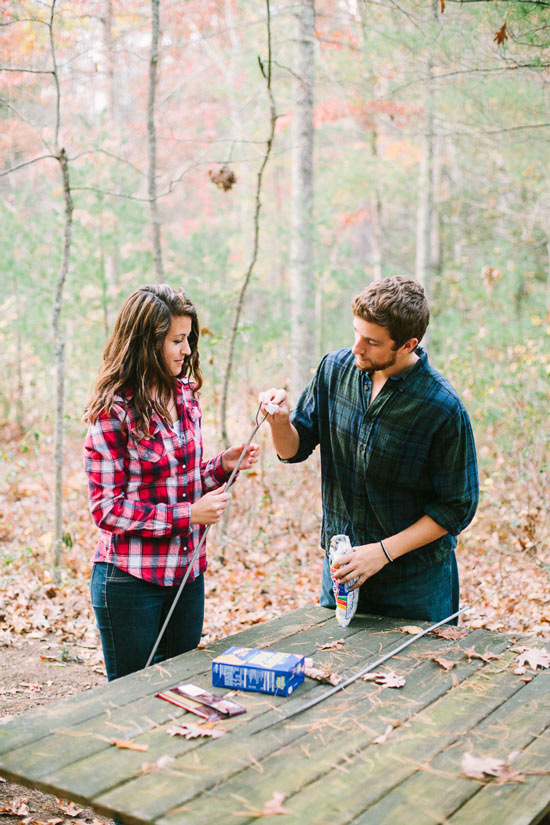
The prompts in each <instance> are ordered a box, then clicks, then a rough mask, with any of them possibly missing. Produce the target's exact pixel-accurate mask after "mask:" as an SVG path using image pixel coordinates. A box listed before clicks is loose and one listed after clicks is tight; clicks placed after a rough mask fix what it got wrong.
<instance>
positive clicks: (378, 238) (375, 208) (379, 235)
mask: <svg viewBox="0 0 550 825" xmlns="http://www.w3.org/2000/svg"><path fill="white" fill-rule="evenodd" d="M376 138H377V134H376V130H375V129H373V130H372V132H371V146H372V154H373V156H374V157H375V158H377V157H378V145H377V142H376ZM371 225H372V277H373V279H374V280H375V281H381V280H382V267H383V260H384V247H383V238H384V235H383V229H382V195H381V193H380V187H379V186H378V184H377V183H375V184H374V191H373V194H372V198H371Z"/></svg>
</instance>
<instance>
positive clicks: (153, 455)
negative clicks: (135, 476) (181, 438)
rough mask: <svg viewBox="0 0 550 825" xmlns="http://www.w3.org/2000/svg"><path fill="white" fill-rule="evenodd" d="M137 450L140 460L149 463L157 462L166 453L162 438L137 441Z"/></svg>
mask: <svg viewBox="0 0 550 825" xmlns="http://www.w3.org/2000/svg"><path fill="white" fill-rule="evenodd" d="M135 450H136V454H137V458H138V460H139V461H142V462H146V463H149V464H157V463H158V462H159V461H161V460H162V459H163V458H164V457H165V455H166V450H165V448H164V444H163V442H162V440H160V439H158V440H157V439H154V438H144V439H141V440H140V441H137V442H136V445H135Z"/></svg>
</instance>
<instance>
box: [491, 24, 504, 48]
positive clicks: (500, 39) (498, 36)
mask: <svg viewBox="0 0 550 825" xmlns="http://www.w3.org/2000/svg"><path fill="white" fill-rule="evenodd" d="M493 40H494V41H495V43H496V44H497V46H502V44H503V43H504V41H505V40H508V35H507V33H506V23H503V24H502V26H501V27H500V29H499V30H498V31H497V32H496V33H495V36H494V37H493Z"/></svg>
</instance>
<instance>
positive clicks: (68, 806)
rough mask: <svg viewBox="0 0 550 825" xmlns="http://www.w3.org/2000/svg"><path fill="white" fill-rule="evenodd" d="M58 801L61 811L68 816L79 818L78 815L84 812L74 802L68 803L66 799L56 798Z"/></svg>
mask: <svg viewBox="0 0 550 825" xmlns="http://www.w3.org/2000/svg"><path fill="white" fill-rule="evenodd" d="M56 800H57V804H58V806H59V810H60V811H63V813H64V814H66V815H67V816H78V814H81V813H82V811H83V808H79V807H78V805H75V804H74V802H66V801H65V800H64V799H59V797H56Z"/></svg>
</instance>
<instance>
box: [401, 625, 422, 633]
mask: <svg viewBox="0 0 550 825" xmlns="http://www.w3.org/2000/svg"><path fill="white" fill-rule="evenodd" d="M397 629H398V630H400V631H401V633H408V634H409V635H410V636H417V635H418V634H419V633H423V631H424V628H423V627H418V625H415V624H404V625H403V627H398V628H397Z"/></svg>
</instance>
